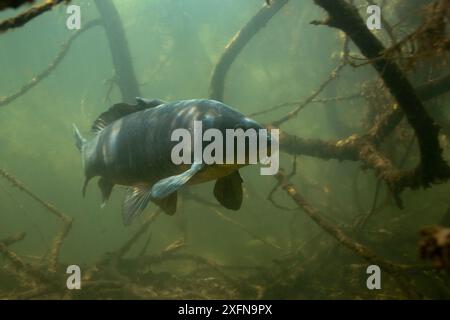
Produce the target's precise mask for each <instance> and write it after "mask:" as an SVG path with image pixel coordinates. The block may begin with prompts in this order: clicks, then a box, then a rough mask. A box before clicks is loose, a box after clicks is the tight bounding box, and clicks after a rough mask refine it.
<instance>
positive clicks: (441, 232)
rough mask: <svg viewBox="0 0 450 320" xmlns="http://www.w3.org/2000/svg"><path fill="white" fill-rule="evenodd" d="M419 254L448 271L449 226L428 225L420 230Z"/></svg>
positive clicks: (449, 269) (449, 252)
mask: <svg viewBox="0 0 450 320" xmlns="http://www.w3.org/2000/svg"><path fill="white" fill-rule="evenodd" d="M420 235H421V237H422V238H421V240H420V255H421V256H422V258H423V259H428V260H431V261H432V262H433V264H434V266H435V267H436V268H437V269H444V270H446V271H447V272H449V273H450V228H445V227H442V226H430V227H426V228H424V229H422V231H421V232H420Z"/></svg>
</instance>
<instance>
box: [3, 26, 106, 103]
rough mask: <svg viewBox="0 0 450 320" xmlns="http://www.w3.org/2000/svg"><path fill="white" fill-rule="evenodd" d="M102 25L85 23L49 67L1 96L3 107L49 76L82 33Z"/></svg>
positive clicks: (63, 46) (64, 45)
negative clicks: (19, 86) (17, 88)
mask: <svg viewBox="0 0 450 320" xmlns="http://www.w3.org/2000/svg"><path fill="white" fill-rule="evenodd" d="M99 25H101V21H100V20H93V21H90V22H88V23H86V24H85V25H84V27H83V28H82V29H80V30H78V31H76V32H75V33H74V34H73V35H72V36H71V37H70V38H69V39H68V40H67V41H66V42H65V43H64V44H63V45H62V46H61V50H60V51H59V53H58V54H57V56H56V57H55V59H53V61H52V63H50V64H49V65H48V66H47V68H45V69H44V70H43V71H41V72H40V73H39V74H37V75H36V76H34V77H33V78H32V79H31V80H30V81H29V82H28V83H26V84H25V85H23V86H22V88H20V89H19V90H18V91H17V92H15V93H13V94H10V95H8V96H5V97H0V107H3V106H5V105H7V104H9V103H11V102H12V101H14V100H16V99H17V98H19V97H20V96H22V95H24V94H25V93H27V92H28V91H29V90H30V89H32V88H33V87H34V86H36V85H37V84H38V83H39V82H41V81H42V80H44V79H45V78H47V77H48V76H49V75H50V73H51V72H52V71H53V70H55V69H56V67H57V66H58V65H59V64H60V63H61V61H62V60H63V59H64V57H65V56H66V55H67V52H68V51H69V49H70V46H71V45H72V43H73V41H75V39H77V38H78V37H79V36H80V35H81V34H83V33H84V32H85V31H87V30H89V29H91V28H92V27H96V26H99Z"/></svg>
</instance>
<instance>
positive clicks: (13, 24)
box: [0, 0, 70, 34]
mask: <svg viewBox="0 0 450 320" xmlns="http://www.w3.org/2000/svg"><path fill="white" fill-rule="evenodd" d="M69 1H70V0H48V1H45V2H44V3H43V4H40V5H37V6H35V7H32V8H30V9H28V10H27V11H25V12H23V13H21V14H19V15H17V16H15V17H13V18H9V19H6V20H4V21H2V22H0V34H1V33H3V32H6V31H8V30H10V29H14V28H19V27H22V26H23V25H25V24H26V23H28V22H30V21H31V20H33V19H34V18H36V17H38V16H40V15H41V14H43V13H45V12H47V11H50V10H51V9H53V7H54V6H56V5H58V4H60V3H61V2H69Z"/></svg>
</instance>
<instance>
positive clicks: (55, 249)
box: [0, 169, 73, 272]
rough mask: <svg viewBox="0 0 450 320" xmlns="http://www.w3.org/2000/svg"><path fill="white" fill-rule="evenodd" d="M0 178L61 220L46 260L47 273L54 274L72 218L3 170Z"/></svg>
mask: <svg viewBox="0 0 450 320" xmlns="http://www.w3.org/2000/svg"><path fill="white" fill-rule="evenodd" d="M0 176H1V177H3V178H5V179H6V180H8V181H9V182H10V183H11V184H12V185H13V186H15V187H16V188H18V189H19V190H20V191H22V192H24V193H25V194H26V195H28V196H29V197H31V198H32V199H33V200H35V201H36V202H37V203H39V204H40V205H41V206H42V207H44V208H45V209H46V210H47V211H49V212H50V213H52V214H53V215H54V216H56V217H57V218H58V219H60V220H61V222H62V225H61V230H60V232H59V233H58V234H57V235H56V237H55V239H54V240H53V244H52V246H51V248H50V255H49V258H48V269H49V271H50V272H56V269H57V264H58V259H59V253H60V250H61V245H62V243H63V241H64V239H65V238H66V236H67V234H68V233H69V231H70V229H71V227H72V222H73V218H71V217H70V216H68V215H66V214H65V213H63V212H62V211H60V210H59V209H57V208H56V207H55V206H53V205H52V204H50V203H48V202H46V201H44V200H42V199H41V198H40V197H39V196H38V195H36V194H35V193H34V192H33V191H31V190H30V189H29V188H28V187H26V186H25V185H24V184H23V183H22V182H20V181H19V180H17V179H16V178H15V177H14V176H12V175H11V174H9V173H7V172H6V171H4V170H3V169H0Z"/></svg>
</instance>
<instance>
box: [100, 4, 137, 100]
mask: <svg viewBox="0 0 450 320" xmlns="http://www.w3.org/2000/svg"><path fill="white" fill-rule="evenodd" d="M95 5H96V6H97V9H98V12H99V14H100V16H101V18H102V20H103V23H104V25H105V32H106V36H107V37H108V42H109V47H110V49H111V55H112V60H113V64H114V68H115V70H116V81H117V85H118V87H119V90H120V93H121V95H122V100H123V101H124V102H134V99H135V98H136V97H139V96H140V92H139V85H138V83H137V80H136V75H135V73H134V68H133V62H132V61H131V54H130V50H129V48H128V42H127V39H126V37H125V30H124V29H123V24H122V20H121V19H120V16H119V13H118V12H117V9H116V7H115V6H114V3H113V1H112V0H95Z"/></svg>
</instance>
